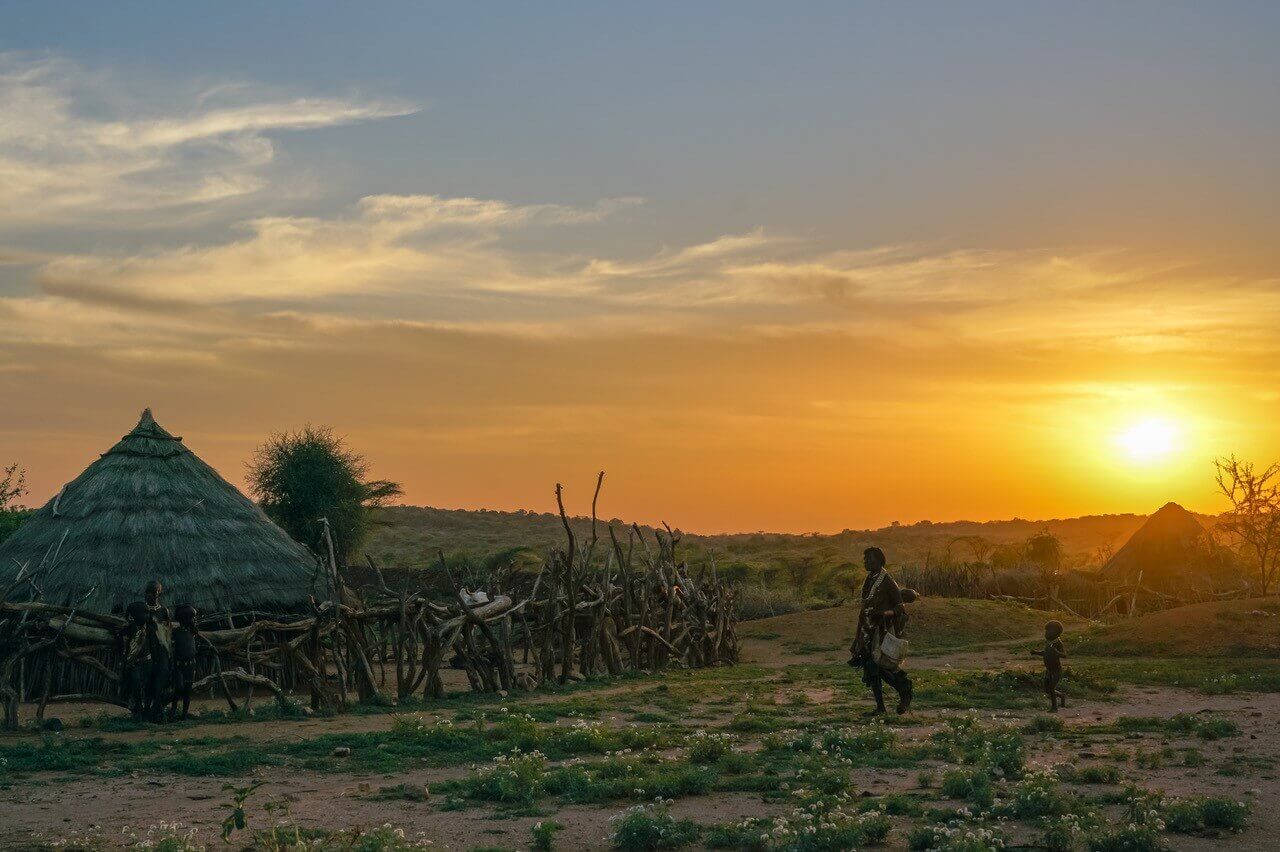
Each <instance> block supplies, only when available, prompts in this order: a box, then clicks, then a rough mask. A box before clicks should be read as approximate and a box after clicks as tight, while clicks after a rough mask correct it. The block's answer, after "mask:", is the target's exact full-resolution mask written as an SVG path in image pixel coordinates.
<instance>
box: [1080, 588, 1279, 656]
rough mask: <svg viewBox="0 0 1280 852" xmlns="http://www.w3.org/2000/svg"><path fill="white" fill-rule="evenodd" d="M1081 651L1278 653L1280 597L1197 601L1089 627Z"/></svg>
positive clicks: (1109, 653) (1114, 653)
mask: <svg viewBox="0 0 1280 852" xmlns="http://www.w3.org/2000/svg"><path fill="white" fill-rule="evenodd" d="M1072 645H1073V648H1072V649H1071V651H1072V652H1073V653H1075V654H1077V655H1092V656H1123V657H1275V656H1277V655H1280V597H1276V596H1271V597H1266V598H1245V599H1243V600H1233V601H1216V602H1213V603H1202V604H1192V605H1190V606H1180V607H1176V608H1174V609H1166V610H1163V611H1161V612H1153V613H1149V614H1147V615H1141V616H1137V617H1136V618H1130V619H1127V620H1125V621H1121V622H1117V623H1116V624H1110V625H1107V626H1106V627H1100V628H1096V629H1094V630H1090V631H1088V632H1086V633H1084V634H1082V635H1081V636H1080V638H1079V639H1077V640H1076V641H1075V642H1073V643H1072Z"/></svg>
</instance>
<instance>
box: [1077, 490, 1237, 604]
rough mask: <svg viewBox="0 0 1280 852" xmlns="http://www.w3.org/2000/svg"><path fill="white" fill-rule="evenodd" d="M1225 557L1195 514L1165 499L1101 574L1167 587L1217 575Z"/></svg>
mask: <svg viewBox="0 0 1280 852" xmlns="http://www.w3.org/2000/svg"><path fill="white" fill-rule="evenodd" d="M1222 568H1223V566H1222V560H1221V558H1220V555H1219V554H1217V553H1216V549H1215V548H1214V546H1213V540H1212V539H1211V538H1210V536H1209V534H1208V531H1207V530H1205V528H1204V526H1203V525H1202V524H1201V523H1200V521H1198V520H1196V516H1195V515H1193V514H1191V513H1190V512H1188V511H1187V510H1186V509H1184V508H1182V507H1181V506H1179V505H1178V504H1177V503H1166V504H1165V505H1164V506H1162V507H1160V509H1159V510H1158V511H1157V512H1156V513H1155V514H1153V515H1152V516H1151V517H1149V518H1147V520H1146V523H1144V524H1143V525H1142V526H1141V527H1139V528H1138V531H1137V532H1135V533H1134V534H1133V536H1132V537H1130V539H1129V540H1128V541H1127V542H1125V544H1124V546H1123V547H1121V548H1120V549H1119V550H1117V551H1116V553H1115V555H1114V556H1112V557H1111V559H1110V560H1108V561H1107V564H1106V565H1104V566H1103V567H1102V570H1101V572H1100V573H1101V575H1102V577H1103V578H1105V579H1107V580H1111V581H1113V582H1118V583H1136V582H1138V580H1139V578H1141V581H1142V583H1143V584H1144V585H1146V586H1149V587H1151V588H1154V589H1160V590H1166V589H1171V588H1177V587H1185V586H1194V585H1197V584H1203V583H1204V582H1206V581H1210V580H1213V579H1216V578H1217V576H1218V575H1219V574H1221V572H1222Z"/></svg>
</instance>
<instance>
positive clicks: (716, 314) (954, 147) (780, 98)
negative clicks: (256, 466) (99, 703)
mask: <svg viewBox="0 0 1280 852" xmlns="http://www.w3.org/2000/svg"><path fill="white" fill-rule="evenodd" d="M1278 38H1280V4H1275V3H1261V2H1259V3H1244V2H1241V3H1230V4H1209V3H1198V4H1191V3H1170V2H1159V3H1155V2H1152V3H1140V2H1135V3H1124V4H1114V3H1101V2H1100V3H1088V2H1082V3H1070V4H1050V3H1038V2H1009V3H994V2H988V3H933V4H929V3H920V4H880V3H871V4H856V3H813V4H809V3H796V4H792V3H785V4H783V3H774V4H764V3H749V2H723V3H712V2H706V3H684V2H680V3H674V2H673V3H649V4H603V3H557V4H535V3H511V4H470V3H466V4H419V3H402V4H401V3H396V4H391V3H370V4H364V3H360V4H348V3H336V2H335V3H284V2H273V3H265V4H264V3H247V2H246V3H223V4H215V5H202V6H190V5H188V4H157V3H126V4H101V3H81V4H49V3H44V2H31V3H26V2H12V3H6V5H5V11H4V25H3V27H0V399H3V400H4V403H5V405H4V416H3V418H0V466H3V465H4V464H7V463H9V462H12V461H16V462H19V463H21V464H22V465H23V466H24V467H25V468H26V469H27V471H28V480H29V483H30V485H31V496H30V498H29V501H28V502H30V503H33V504H39V503H42V502H43V501H44V500H46V499H47V498H48V497H50V496H51V495H52V494H53V493H55V492H56V491H57V489H58V488H59V487H60V486H61V484H62V483H63V482H65V481H67V480H68V479H70V478H71V477H73V476H75V475H76V474H77V473H79V471H80V470H81V469H82V468H83V467H84V466H85V465H87V464H88V463H89V462H91V461H92V460H93V459H94V458H96V457H97V454H98V453H100V452H102V451H103V450H105V449H107V448H108V447H109V446H110V445H111V444H112V443H113V442H114V441H115V440H116V439H117V438H118V437H119V436H120V435H121V434H123V433H124V432H125V431H127V430H128V429H129V428H131V427H132V426H133V424H134V422H136V419H137V417H138V414H139V412H140V411H141V409H142V408H143V407H144V406H151V407H152V408H153V409H154V411H155V414H156V417H157V419H158V420H159V421H160V423H161V424H163V425H164V426H166V427H167V428H169V429H170V431H172V432H174V433H176V434H180V435H183V436H184V437H185V439H186V442H187V444H188V445H189V446H191V447H192V448H193V449H194V450H195V451H196V452H198V453H200V454H201V455H202V456H203V457H204V458H205V459H206V460H207V461H209V462H210V463H211V464H213V465H214V466H215V467H217V468H218V469H219V470H220V471H221V472H222V473H223V474H224V475H226V476H227V477H228V478H229V479H231V480H232V481H234V482H236V483H237V484H240V483H242V482H243V472H244V462H245V461H246V459H247V458H248V456H249V454H250V452H251V451H252V449H253V447H254V446H255V445H256V444H258V443H259V442H260V441H261V440H262V439H263V438H264V437H265V436H266V435H267V434H268V433H270V432H272V431H278V430H283V429H290V428H296V427H299V426H302V425H303V424H305V423H308V422H311V423H316V424H328V425H331V426H332V427H334V428H335V429H336V430H337V431H338V432H340V433H342V434H344V435H346V436H348V438H349V440H350V443H351V445H352V446H353V447H354V448H356V449H357V450H359V451H361V452H363V453H364V454H365V455H366V456H368V458H369V459H370V461H371V462H372V464H373V473H374V474H375V475H377V476H379V477H387V478H392V479H397V480H400V481H401V482H403V484H404V487H405V492H406V495H405V501H406V502H408V503H414V504H423V505H433V506H441V507H458V508H480V507H487V508H498V509H514V508H528V509H536V510H540V511H545V510H549V509H552V508H553V507H554V502H553V499H552V488H553V485H554V483H555V482H556V481H563V482H564V483H565V485H566V487H567V488H568V489H569V490H568V495H569V499H570V508H571V509H574V510H577V511H585V510H587V509H588V508H589V506H588V503H589V491H590V486H591V484H592V478H593V476H594V472H595V471H597V470H600V469H603V470H606V471H607V472H608V479H607V484H606V489H605V492H604V497H603V499H602V504H601V510H602V512H603V514H605V515H606V516H618V517H623V518H627V519H635V520H642V521H658V520H666V521H668V522H670V523H671V524H672V525H679V526H681V527H683V528H685V529H689V530H696V531H704V532H716V531H745V530H758V529H768V530H783V531H793V532H807V531H838V530H840V529H842V528H845V527H853V528H862V527H868V526H879V525H882V524H886V523H888V522H890V521H893V520H900V521H902V522H903V523H907V522H911V521H915V520H919V519H922V518H930V519H934V520H947V519H957V518H969V519H979V520H982V519H994V518H1007V517H1014V516H1020V517H1026V518H1050V517H1065V516H1072V515H1079V514H1092V513H1102V512H1125V511H1133V512H1143V513H1145V512H1150V511H1152V510H1154V509H1155V508H1157V507H1159V506H1160V505H1161V504H1163V503H1164V502H1166V501H1168V500H1177V501H1179V502H1182V503H1183V504H1184V505H1187V506H1188V507H1189V508H1192V509H1196V510H1201V511H1219V510H1221V509H1222V508H1223V505H1222V503H1221V502H1220V501H1219V500H1218V499H1217V498H1215V496H1214V493H1213V482H1212V460H1213V458H1214V457H1215V456H1220V455H1225V454H1227V453H1233V452H1234V453H1236V454H1238V455H1241V456H1243V457H1246V458H1249V459H1253V460H1256V461H1259V462H1269V461H1272V460H1277V459H1280V156H1278V155H1277V153H1278V152H1280V50H1277V49H1276V44H1277V40H1278Z"/></svg>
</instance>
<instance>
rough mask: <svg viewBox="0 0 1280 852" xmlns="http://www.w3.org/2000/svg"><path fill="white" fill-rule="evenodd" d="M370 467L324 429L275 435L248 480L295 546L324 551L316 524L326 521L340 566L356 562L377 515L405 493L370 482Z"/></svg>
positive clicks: (392, 484) (259, 451)
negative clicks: (291, 538)
mask: <svg viewBox="0 0 1280 852" xmlns="http://www.w3.org/2000/svg"><path fill="white" fill-rule="evenodd" d="M368 470H369V465H368V463H367V462H365V460H364V459H363V458H362V457H361V456H360V455H359V454H358V453H355V452H353V451H352V450H350V449H348V448H347V447H346V446H345V445H344V443H343V440H342V438H340V437H338V436H337V435H335V434H333V431H332V430H331V429H329V428H328V427H325V426H310V425H308V426H304V427H303V428H302V430H301V431H298V432H281V433H277V434H273V435H271V436H270V437H269V438H267V440H266V441H265V442H263V443H262V444H261V445H260V446H259V447H258V448H257V449H256V450H254V453H253V459H252V461H251V462H250V463H249V471H248V479H249V485H250V487H251V488H252V489H253V495H254V497H255V498H257V500H258V503H259V505H260V506H262V510H263V511H264V512H266V513H267V517H269V518H271V520H273V521H275V522H276V524H277V525H278V526H279V527H281V528H282V529H283V530H284V531H285V532H287V533H288V534H289V535H290V536H292V537H293V539H294V540H295V541H298V542H301V543H302V544H305V545H307V546H308V547H310V548H311V549H312V550H314V551H315V552H316V553H321V554H323V553H324V552H325V541H324V539H323V536H322V527H321V524H320V522H319V520H318V519H320V518H326V519H327V520H328V522H329V528H330V531H331V534H332V538H333V545H334V548H335V550H336V552H337V556H338V559H339V560H340V562H341V563H343V564H346V563H348V562H351V561H352V560H353V559H355V558H356V557H358V556H359V555H360V553H361V547H362V546H363V545H364V543H365V540H366V539H367V538H368V536H369V532H370V530H371V528H372V525H373V521H374V517H373V512H374V510H375V509H377V508H378V507H380V506H382V505H384V504H385V503H386V501H387V500H389V499H391V498H392V497H395V496H397V495H399V494H400V493H401V489H400V486H399V485H398V484H397V483H395V482H390V481H387V480H368V479H366V476H367V474H368Z"/></svg>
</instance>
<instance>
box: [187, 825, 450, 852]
mask: <svg viewBox="0 0 1280 852" xmlns="http://www.w3.org/2000/svg"><path fill="white" fill-rule="evenodd" d="M253 840H254V843H253V847H252V848H254V849H261V850H263V852H409V850H417V849H431V848H432V843H431V841H430V840H427V839H426V838H424V837H423V836H422V835H421V834H419V835H418V837H416V838H410V837H408V836H407V835H406V834H405V832H404V829H401V828H396V827H394V826H392V825H391V823H383V824H382V825H380V826H378V827H377V828H371V829H359V828H353V829H351V830H349V831H324V830H322V829H303V828H299V827H298V826H296V825H281V826H276V827H275V828H273V829H271V830H270V831H260V832H257V833H256V834H255V835H254V838H253ZM200 848H202V849H203V848H204V847H200Z"/></svg>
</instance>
